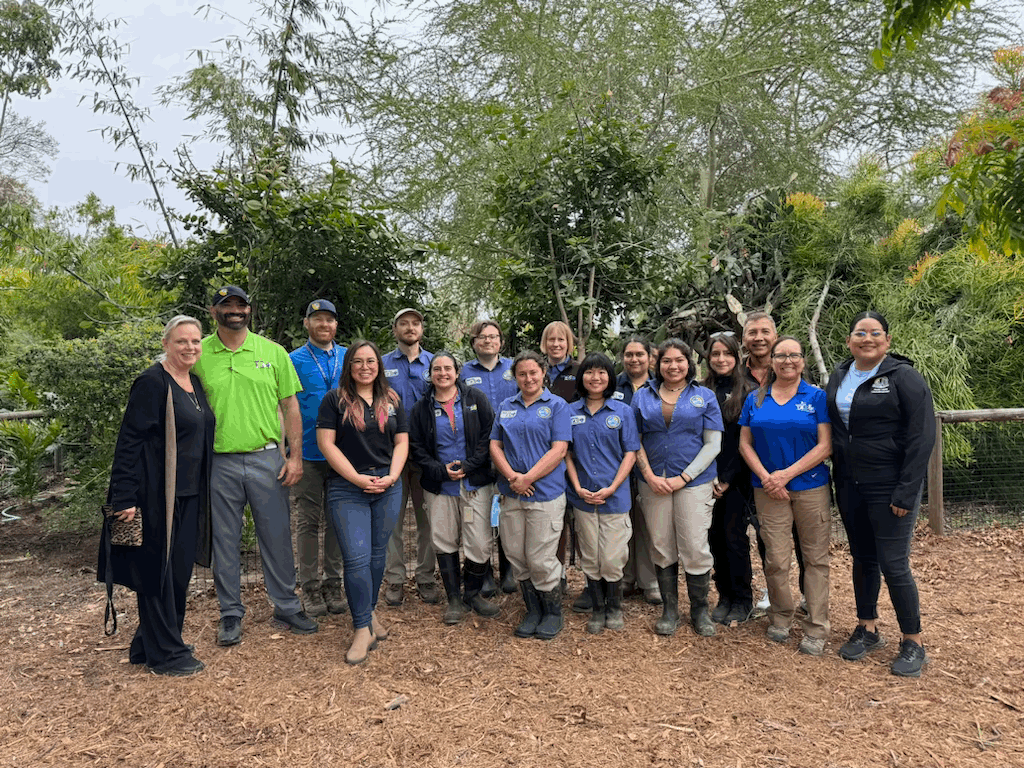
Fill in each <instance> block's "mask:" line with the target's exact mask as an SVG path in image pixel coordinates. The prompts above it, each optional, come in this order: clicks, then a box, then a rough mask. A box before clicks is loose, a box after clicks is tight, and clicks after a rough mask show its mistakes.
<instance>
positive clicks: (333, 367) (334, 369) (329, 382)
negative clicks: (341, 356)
mask: <svg viewBox="0 0 1024 768" xmlns="http://www.w3.org/2000/svg"><path fill="white" fill-rule="evenodd" d="M306 349H307V351H308V352H309V356H310V357H311V358H313V362H314V363H316V368H317V370H318V371H320V375H321V376H322V377H323V379H324V385H325V386H326V387H327V389H328V390H331V389H334V383H333V382H334V381H335V379H336V378H337V375H338V353H337V351H335V353H334V355H333V359H332V362H331V363H330V366H329V367H328V371H329V372H330V375H328V374H327V373H324V369H323V368H322V367H321V365H320V361H319V360H317V359H316V353H315V352H314V351H313V345H312V344H310V343H309V342H308V341H307V342H306ZM332 349H335V348H334V347H332ZM325 354H326V353H325ZM327 356H328V357H332V355H327Z"/></svg>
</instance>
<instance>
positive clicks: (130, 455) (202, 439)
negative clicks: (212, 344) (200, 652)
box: [97, 315, 216, 677]
mask: <svg viewBox="0 0 1024 768" xmlns="http://www.w3.org/2000/svg"><path fill="white" fill-rule="evenodd" d="M201 340H202V329H201V326H200V325H199V321H198V320H196V319H195V318H192V317H188V316H187V315H178V316H176V317H174V318H172V319H171V320H170V322H168V323H167V326H166V327H165V328H164V332H163V339H162V344H163V348H164V354H162V355H161V356H160V357H159V358H158V361H157V362H156V363H155V364H154V365H152V366H150V367H149V368H147V369H146V370H145V371H143V372H142V373H141V374H140V375H139V377H138V378H137V379H136V380H135V382H134V383H133V384H132V390H131V394H130V395H129V396H128V405H127V407H126V408H125V411H124V420H123V421H122V422H121V431H120V432H119V433H118V436H117V445H116V447H115V448H114V461H113V465H112V466H111V470H110V489H109V491H108V495H107V501H108V503H109V504H110V505H111V506H112V507H113V509H114V512H115V514H116V516H117V517H118V518H120V519H121V520H125V521H129V520H132V519H133V518H134V517H135V516H136V515H141V517H142V546H140V547H128V546H111V545H110V543H109V542H110V538H109V537H110V530H109V528H108V527H107V526H104V527H103V534H102V536H101V538H100V556H99V568H98V574H97V575H98V578H99V579H101V580H104V579H106V578H108V575H109V578H110V579H111V580H112V581H113V582H114V583H116V584H123V585H124V586H126V587H128V588H129V589H132V590H134V591H135V594H136V596H137V598H138V607H139V628H138V630H136V632H135V636H134V637H133V638H132V642H131V646H130V648H129V650H128V659H129V661H131V663H132V664H145V665H146V666H147V667H148V668H149V669H150V670H151V671H152V672H155V673H156V674H158V675H172V676H177V677H181V676H185V675H192V674H195V673H196V672H200V671H202V669H203V662H201V661H199V660H198V659H196V658H195V657H194V656H193V655H192V647H191V646H189V645H186V644H185V642H184V641H183V640H182V638H181V630H182V626H183V624H184V620H185V599H186V597H187V594H188V583H189V580H190V579H191V578H192V566H193V564H194V563H199V564H200V565H205V566H209V564H210V542H211V530H212V529H211V523H210V467H211V465H212V460H213V433H214V425H215V423H216V420H215V419H214V416H213V411H212V410H211V409H210V404H209V403H208V402H207V401H206V394H205V393H204V392H203V385H202V384H200V382H199V378H198V377H197V376H195V375H194V374H193V373H192V366H193V365H195V362H196V360H198V359H199V356H200V354H202V346H201V344H200V341H201ZM108 569H109V574H108Z"/></svg>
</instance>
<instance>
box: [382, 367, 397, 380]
mask: <svg viewBox="0 0 1024 768" xmlns="http://www.w3.org/2000/svg"><path fill="white" fill-rule="evenodd" d="M384 375H385V376H387V377H388V378H389V379H394V378H396V377H397V376H398V369H397V368H385V369H384Z"/></svg>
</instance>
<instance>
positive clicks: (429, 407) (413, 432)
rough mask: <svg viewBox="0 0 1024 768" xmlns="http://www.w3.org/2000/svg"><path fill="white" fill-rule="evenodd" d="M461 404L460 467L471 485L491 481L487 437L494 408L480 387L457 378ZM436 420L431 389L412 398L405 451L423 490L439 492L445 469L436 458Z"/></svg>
mask: <svg viewBox="0 0 1024 768" xmlns="http://www.w3.org/2000/svg"><path fill="white" fill-rule="evenodd" d="M455 386H456V387H457V388H458V390H459V395H460V396H461V400H460V401H459V402H460V403H461V404H462V429H463V432H464V434H465V437H466V460H465V461H464V462H462V469H463V471H464V472H465V473H466V479H467V480H468V481H469V482H470V483H471V484H473V485H476V486H483V485H489V484H491V483H493V482H494V480H495V478H496V477H497V475H496V474H495V472H494V470H493V468H492V467H491V454H490V440H491V425H492V424H493V422H494V409H493V408H491V403H490V401H488V399H487V395H485V394H484V393H483V392H482V391H480V390H479V389H477V388H476V387H467V386H466V385H465V383H463V382H462V381H461V380H460V381H458V382H456V385H455ZM436 426H437V423H436V420H435V417H434V389H433V387H431V388H430V389H429V390H427V393H426V394H425V395H424V396H423V397H421V398H420V399H419V400H418V401H416V405H414V406H413V407H412V411H411V412H410V415H409V454H410V458H411V459H412V461H413V462H414V463H416V464H418V465H419V466H420V468H421V469H422V470H423V478H422V479H421V481H420V484H421V485H422V486H423V490H425V491H429V492H430V493H433V494H439V493H441V483H443V482H446V481H448V479H449V478H448V470H447V469H445V466H444V463H443V462H441V461H440V460H439V459H438V458H437V429H436Z"/></svg>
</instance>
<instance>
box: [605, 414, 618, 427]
mask: <svg viewBox="0 0 1024 768" xmlns="http://www.w3.org/2000/svg"><path fill="white" fill-rule="evenodd" d="M604 425H605V426H606V427H608V429H618V428H619V427H621V426H622V419H620V418H619V417H618V416H616V415H615V414H614V413H613V414H612V415H611V416H609V417H608V418H607V419H605V420H604Z"/></svg>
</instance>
